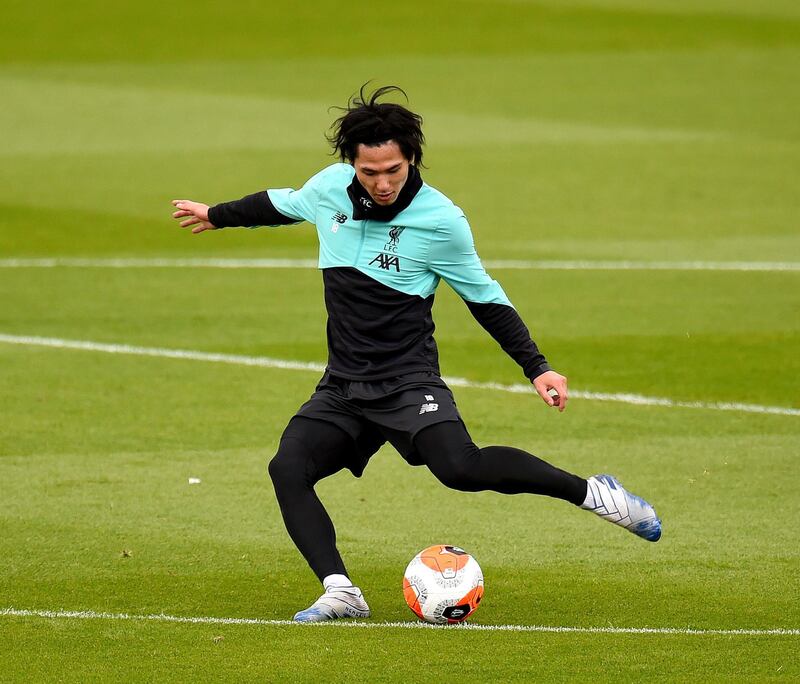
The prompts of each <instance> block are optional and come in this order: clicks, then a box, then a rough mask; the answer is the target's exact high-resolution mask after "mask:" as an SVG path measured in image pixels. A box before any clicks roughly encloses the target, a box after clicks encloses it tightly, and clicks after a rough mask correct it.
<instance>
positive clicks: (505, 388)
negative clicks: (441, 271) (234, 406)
mask: <svg viewBox="0 0 800 684" xmlns="http://www.w3.org/2000/svg"><path fill="white" fill-rule="evenodd" d="M0 343H6V344H18V345H23V346H39V347H53V348H57V349H74V350H80V351H95V352H102V353H107V354H128V355H133V356H155V357H162V358H170V359H184V360H189V361H207V362H212V363H229V364H235V365H241V366H257V367H262V368H279V369H283V370H299V371H314V372H317V373H321V372H322V371H323V370H324V369H325V365H324V364H322V363H311V362H304V361H291V360H286V359H275V358H270V357H267V356H244V355H240V354H222V353H214V352H203V351H198V350H192V349H167V348H162V347H139V346H134V345H128V344H108V343H104V342H93V341H91V340H67V339H62V338H56V337H36V336H24V335H7V334H3V333H0ZM444 379H445V381H446V382H447V383H448V384H449V385H451V386H453V387H465V388H468V389H487V390H496V391H500V392H509V393H513V394H528V393H530V392H532V391H533V390H532V388H531V387H530V385H503V384H499V383H494V382H476V381H472V380H468V379H466V378H458V377H450V376H447V377H445V378H444ZM570 396H571V397H573V398H576V399H588V400H593V401H612V402H619V403H623V404H633V405H636V406H661V407H665V408H690V409H705V410H713V411H739V412H743V413H767V414H773V415H782V416H800V409H795V408H790V407H785V406H762V405H760V404H744V403H737V402H701V401H677V400H674V399H668V398H666V397H646V396H642V395H639V394H630V393H606V392H583V391H580V390H570Z"/></svg>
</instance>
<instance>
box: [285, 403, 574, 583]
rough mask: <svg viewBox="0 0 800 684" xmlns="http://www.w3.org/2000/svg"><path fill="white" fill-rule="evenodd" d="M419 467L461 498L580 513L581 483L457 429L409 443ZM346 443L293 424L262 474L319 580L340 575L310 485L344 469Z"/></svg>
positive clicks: (430, 432) (451, 426) (327, 430)
mask: <svg viewBox="0 0 800 684" xmlns="http://www.w3.org/2000/svg"><path fill="white" fill-rule="evenodd" d="M414 447H415V450H416V452H417V456H418V457H419V460H420V461H421V462H422V463H424V464H425V465H426V466H427V467H428V468H429V469H430V471H431V472H432V473H433V474H434V475H435V476H436V477H437V478H438V479H439V481H440V482H442V484H444V485H446V486H447V487H450V488H451V489H458V490H460V491H464V492H478V491H484V490H492V491H495V492H500V493H502V494H522V493H528V494H543V495H545V496H552V497H555V498H557V499H564V500H565V501H569V502H571V503H573V504H576V505H580V504H582V503H583V500H584V499H585V497H586V480H584V479H583V478H580V477H578V476H577V475H572V474H570V473H568V472H565V471H563V470H560V469H558V468H556V467H554V466H552V465H550V464H549V463H546V462H545V461H542V460H541V459H539V458H537V457H536V456H533V455H531V454H529V453H527V452H525V451H522V450H520V449H514V448H513V447H502V446H491V447H484V448H483V449H479V448H478V447H477V446H475V444H474V443H473V441H472V439H471V438H470V436H469V434H468V433H467V430H466V428H465V427H464V424H463V423H461V422H460V421H450V422H445V423H436V424H435V425H431V426H429V427H427V428H425V429H423V430H422V431H420V432H419V433H418V434H417V436H416V437H415V438H414ZM354 448H355V445H354V442H353V439H352V438H351V437H350V436H349V435H348V434H347V433H346V432H345V431H344V430H342V429H341V428H338V427H336V426H335V425H333V424H332V423H327V422H324V421H317V420H312V419H309V418H303V417H295V418H293V419H292V421H291V422H290V423H289V425H288V427H287V428H286V431H285V432H284V433H283V436H282V437H281V442H280V446H279V447H278V453H277V454H276V455H275V457H274V458H273V459H272V460H271V461H270V464H269V474H270V477H271V478H272V482H273V485H274V486H275V495H276V496H277V498H278V505H279V506H280V509H281V514H282V515H283V521H284V523H285V524H286V529H287V530H288V532H289V536H290V537H291V538H292V541H294V543H295V544H296V545H297V548H298V549H299V550H300V553H302V554H303V556H304V558H305V559H306V561H308V564H309V565H310V566H311V569H312V570H313V571H314V573H315V574H316V575H317V577H319V578H320V580H322V579H323V578H325V577H326V576H327V575H332V574H342V575H346V574H347V570H346V569H345V566H344V562H343V561H342V558H341V556H340V555H339V552H338V550H337V549H336V532H335V530H334V528H333V523H332V522H331V519H330V516H328V513H327V511H326V510H325V508H324V507H323V505H322V502H320V500H319V498H318V497H317V494H316V492H315V491H314V485H315V484H316V483H317V482H319V481H320V480H321V479H323V478H325V477H328V476H329V475H333V474H334V473H336V472H338V471H339V470H341V469H342V468H344V467H345V465H346V461H347V459H346V455H347V454H348V453H350V452H352V450H353V449H354Z"/></svg>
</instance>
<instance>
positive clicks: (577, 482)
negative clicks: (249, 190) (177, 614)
mask: <svg viewBox="0 0 800 684" xmlns="http://www.w3.org/2000/svg"><path fill="white" fill-rule="evenodd" d="M393 91H399V92H400V93H402V94H403V95H405V93H404V92H403V91H402V90H400V89H399V88H397V87H395V86H386V87H383V88H378V89H377V90H375V91H374V92H373V93H372V94H371V96H368V95H367V94H365V91H364V87H362V88H361V91H360V93H359V94H358V95H357V96H354V97H353V98H351V99H350V101H349V102H348V105H347V107H345V108H343V110H342V111H343V114H342V116H341V117H340V118H338V119H337V120H336V121H335V122H334V124H333V126H332V134H331V136H330V138H329V140H330V142H331V144H332V146H333V151H334V153H335V154H338V156H339V157H340V158H341V160H342V163H336V164H332V165H331V166H328V167H327V168H325V169H323V170H322V171H320V172H319V173H317V174H316V175H315V176H313V177H312V178H311V179H310V180H308V181H307V182H306V183H305V185H303V187H302V188H300V189H299V190H293V189H288V188H284V189H271V190H266V191H264V190H262V191H259V192H256V193H254V194H252V195H247V196H246V197H243V198H242V199H239V200H235V201H232V202H223V203H222V204H217V205H216V206H213V207H209V206H208V205H206V204H202V203H199V202H193V201H190V200H174V201H173V205H174V206H175V208H176V209H177V210H176V211H175V212H174V213H173V217H174V218H176V219H178V220H179V221H180V225H181V226H183V227H191V228H192V233H201V232H203V231H205V230H216V229H219V228H225V227H229V226H247V227H256V226H280V225H287V224H297V223H301V222H302V221H308V222H309V223H313V224H315V225H316V227H317V235H318V237H319V268H320V269H321V270H322V279H323V282H324V285H325V305H326V307H327V311H328V324H327V336H328V365H327V369H326V371H325V373H324V375H323V376H322V379H321V380H320V382H319V384H318V385H317V387H316V391H315V392H314V394H313V395H312V396H311V398H310V399H309V400H308V401H307V402H306V403H305V404H303V405H302V406H301V407H300V409H299V410H298V411H297V414H296V415H295V416H294V417H293V418H292V419H291V421H289V424H288V426H287V427H286V429H285V431H284V433H283V436H282V437H281V440H280V446H279V447H278V452H277V454H276V455H275V457H274V458H273V459H272V461H271V462H270V464H269V474H270V476H271V478H272V482H273V484H274V487H275V495H276V496H277V499H278V503H279V505H280V509H281V514H282V515H283V519H284V522H285V524H286V528H287V530H288V532H289V535H290V536H291V538H292V540H293V541H294V543H295V544H296V545H297V548H298V549H299V550H300V552H301V553H302V555H303V556H304V557H305V559H306V561H307V562H308V564H309V565H310V566H311V569H312V570H313V571H314V573H315V574H316V575H317V577H318V578H319V579H320V581H321V582H322V585H323V588H324V593H323V594H322V596H321V597H320V598H319V599H318V600H317V601H316V602H314V603H313V604H312V605H311V606H310V607H308V608H306V609H305V610H301V611H300V612H298V613H297V614H296V615H295V616H294V619H295V620H297V621H300V622H312V621H322V620H334V619H337V618H344V617H354V618H365V617H368V616H369V614H370V613H369V607H368V606H367V603H366V601H365V600H364V597H363V595H362V593H361V590H360V589H359V588H358V587H356V586H354V585H353V582H352V581H351V580H350V578H349V575H348V573H347V570H346V568H345V565H344V562H343V561H342V558H341V556H340V555H339V551H338V550H337V548H336V534H335V531H334V527H333V523H332V522H331V519H330V517H329V516H328V514H327V512H326V511H325V508H324V507H323V505H322V503H321V502H320V500H319V498H318V497H317V495H316V493H315V491H314V485H315V484H316V483H317V482H318V481H319V480H321V479H322V478H325V477H328V476H329V475H333V474H334V473H337V472H339V471H340V470H342V469H343V468H347V469H349V470H350V471H351V472H352V473H353V475H355V476H356V477H359V476H360V475H361V474H362V472H363V470H364V468H365V466H366V465H367V462H368V461H369V459H370V457H371V456H372V455H373V454H374V453H375V452H376V451H377V450H378V449H379V448H380V447H381V446H382V445H383V444H384V443H385V442H389V443H390V444H391V445H392V446H393V447H394V448H395V449H397V451H399V452H400V454H401V455H402V456H403V458H404V459H405V460H406V461H407V462H408V463H410V464H411V465H425V466H427V468H428V469H429V470H430V471H431V472H432V473H433V474H434V476H435V477H437V478H438V479H439V480H440V481H441V482H442V483H443V484H444V485H445V486H447V487H451V488H453V489H458V490H462V491H469V492H474V491H482V490H492V491H496V492H501V493H504V494H518V493H530V494H543V495H545V496H551V497H555V498H558V499H563V500H565V501H568V502H570V503H572V504H574V505H576V506H580V507H581V508H584V509H587V510H589V511H592V512H594V513H596V514H597V515H599V516H600V517H602V518H605V519H606V520H609V521H611V522H613V523H616V524H617V525H620V526H622V527H624V528H626V529H628V530H630V531H631V532H633V533H634V534H636V535H638V536H639V537H642V538H644V539H647V540H649V541H658V539H659V538H660V536H661V521H660V520H659V519H658V517H657V516H656V513H655V511H654V509H653V507H652V506H651V505H650V504H648V503H647V502H646V501H644V500H643V499H641V498H639V497H637V496H634V495H633V494H631V493H629V492H627V491H626V490H625V489H624V488H623V487H622V486H621V485H620V483H619V482H618V481H617V480H616V479H615V478H613V477H611V476H610V475H596V476H594V477H590V478H589V479H588V480H586V479H583V478H581V477H578V476H577V475H573V474H571V473H568V472H565V471H563V470H560V469H558V468H556V467H554V466H552V465H550V464H549V463H547V462H545V461H543V460H541V459H539V458H537V457H536V456H533V455H531V454H529V453H526V452H525V451H521V450H520V449H515V448H513V447H508V446H489V447H483V448H480V447H478V446H476V445H475V444H474V443H473V441H472V438H471V437H470V435H469V433H468V432H467V428H466V427H465V425H464V422H463V421H462V419H461V416H460V415H459V413H458V409H457V408H456V404H455V401H454V399H453V394H452V393H451V391H450V389H449V388H448V386H447V385H446V384H445V382H444V381H443V380H442V378H441V377H440V374H439V363H438V355H437V350H436V343H435V341H434V339H433V330H434V324H433V320H432V318H431V307H432V306H433V298H434V292H435V291H436V287H437V286H438V285H439V281H440V280H441V279H444V280H445V281H446V282H447V283H448V284H449V285H450V286H451V287H452V288H453V289H454V290H455V291H456V292H457V293H458V294H459V295H460V296H461V298H462V299H463V300H464V303H465V304H466V306H467V308H468V309H469V311H470V313H471V314H472V315H473V316H474V317H475V318H476V319H477V321H478V322H479V323H480V324H481V325H482V326H483V327H484V328H485V329H486V331H487V332H488V333H489V334H490V335H491V336H492V337H493V338H494V339H495V340H496V341H497V342H498V343H499V344H500V346H501V347H502V349H503V350H504V351H505V352H506V353H507V354H508V355H509V356H510V357H511V358H512V359H513V360H514V361H516V362H517V363H518V364H519V365H520V366H521V367H522V370H523V372H524V374H525V376H526V377H527V378H528V379H529V380H530V381H531V382H532V383H533V387H534V389H535V390H536V392H537V393H538V394H539V396H540V397H541V398H542V400H543V401H544V402H545V403H546V404H547V405H548V406H553V407H557V408H558V410H559V411H563V410H564V409H565V408H566V405H567V399H568V393H567V379H566V378H565V377H564V376H563V375H560V374H559V373H557V372H556V371H554V370H552V369H551V368H550V366H549V365H548V363H547V361H546V360H545V357H544V356H543V354H542V353H541V352H540V351H539V349H538V348H537V346H536V344H535V343H534V342H533V340H532V339H531V336H530V334H529V332H528V329H527V328H526V326H525V324H524V323H523V322H522V320H521V319H520V317H519V315H518V314H517V312H516V310H515V309H514V307H513V306H512V305H511V302H510V301H509V300H508V297H506V295H505V292H503V289H502V288H501V287H500V285H499V284H498V283H497V282H496V281H494V280H492V278H491V277H490V276H489V275H488V274H487V273H486V271H485V270H484V268H483V266H482V265H481V261H480V259H479V258H478V254H477V253H476V251H475V246H474V244H473V239H472V234H471V231H470V226H469V223H468V222H467V219H466V218H465V216H464V212H463V211H462V210H461V209H459V208H458V207H457V206H455V205H454V204H453V203H452V202H451V201H450V200H449V199H448V198H447V197H445V196H444V195H443V194H442V193H441V192H439V191H438V190H435V189H434V188H432V187H430V186H429V185H427V184H426V183H425V182H424V181H423V180H422V177H421V175H420V171H419V169H420V167H421V166H422V147H423V144H424V136H423V134H422V127H421V126H422V118H421V117H420V116H419V115H418V114H415V113H414V112H411V111H409V110H408V109H407V108H406V107H403V106H401V105H399V104H395V103H392V102H384V101H381V98H383V96H385V95H387V94H389V93H392V92H393Z"/></svg>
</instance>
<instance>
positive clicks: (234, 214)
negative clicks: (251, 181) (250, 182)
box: [208, 190, 300, 228]
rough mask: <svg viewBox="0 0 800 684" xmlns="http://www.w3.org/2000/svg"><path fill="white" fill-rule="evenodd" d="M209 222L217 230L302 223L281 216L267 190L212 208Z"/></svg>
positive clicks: (209, 212)
mask: <svg viewBox="0 0 800 684" xmlns="http://www.w3.org/2000/svg"><path fill="white" fill-rule="evenodd" d="M208 220H209V221H210V222H211V223H213V224H214V226H215V227H216V228H227V227H229V226H246V227H247V228H252V227H254V226H285V225H288V224H290V223H300V221H298V220H297V219H293V218H289V217H288V216H284V215H283V214H281V213H280V212H279V211H278V210H277V209H276V208H275V206H274V205H273V204H272V201H271V200H270V198H269V195H268V194H267V191H266V190H262V191H261V192H255V193H253V194H252V195H247V196H246V197H242V199H239V200H234V201H233V202H222V203H221V204H216V205H214V206H213V207H210V208H209V210H208Z"/></svg>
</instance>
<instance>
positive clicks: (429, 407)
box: [419, 404, 439, 415]
mask: <svg viewBox="0 0 800 684" xmlns="http://www.w3.org/2000/svg"><path fill="white" fill-rule="evenodd" d="M438 410H439V404H423V405H422V406H420V407H419V415H422V414H423V413H433V412H434V411H438Z"/></svg>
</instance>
